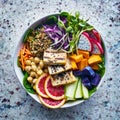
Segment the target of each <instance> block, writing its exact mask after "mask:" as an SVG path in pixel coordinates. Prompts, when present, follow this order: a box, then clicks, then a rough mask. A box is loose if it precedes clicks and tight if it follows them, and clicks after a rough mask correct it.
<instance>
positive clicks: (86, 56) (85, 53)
mask: <svg viewBox="0 0 120 120" xmlns="http://www.w3.org/2000/svg"><path fill="white" fill-rule="evenodd" d="M77 54H78V55H80V54H82V55H83V57H85V58H87V59H88V58H89V52H88V51H84V50H79V49H78V50H77Z"/></svg>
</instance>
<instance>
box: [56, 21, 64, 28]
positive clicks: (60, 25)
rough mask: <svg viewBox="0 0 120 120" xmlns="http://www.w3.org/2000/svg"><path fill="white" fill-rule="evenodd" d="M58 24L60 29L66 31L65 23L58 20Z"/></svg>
mask: <svg viewBox="0 0 120 120" xmlns="http://www.w3.org/2000/svg"><path fill="white" fill-rule="evenodd" d="M57 24H58V26H59V27H61V28H64V29H66V27H65V25H64V23H63V22H62V21H61V20H58V23H57Z"/></svg>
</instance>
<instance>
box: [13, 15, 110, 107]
mask: <svg viewBox="0 0 120 120" xmlns="http://www.w3.org/2000/svg"><path fill="white" fill-rule="evenodd" d="M52 15H59V14H50V15H47V16H44V17H42V18H40V19H38V20H37V21H35V22H33V23H32V24H31V25H30V26H29V27H27V28H26V30H25V31H24V32H23V34H22V35H21V38H20V39H19V41H18V42H17V45H16V49H15V52H14V56H13V67H14V72H15V75H16V76H17V79H18V80H19V82H20V83H21V85H22V87H23V88H24V86H23V83H22V80H23V73H22V71H21V68H20V67H18V66H17V56H18V52H19V51H20V49H21V47H22V45H23V44H24V43H23V38H24V35H25V33H26V32H27V31H28V30H29V29H30V28H33V29H35V28H37V27H38V26H39V25H40V23H41V22H44V19H46V18H47V17H49V16H52ZM39 22H40V23H39ZM38 23H39V24H38ZM36 25H37V26H36ZM102 43H103V44H104V55H105V73H104V75H103V76H102V78H101V80H100V83H99V85H98V86H97V90H96V91H95V92H94V93H93V94H92V95H91V96H90V97H89V98H88V99H90V98H91V97H92V96H93V95H94V94H95V93H96V92H97V91H98V89H99V88H100V86H101V84H102V82H103V80H104V78H105V76H106V73H107V68H108V60H107V58H108V53H107V49H106V45H105V42H104V41H103V39H102ZM20 71H21V73H22V78H21V74H20ZM24 89H25V88H24ZM25 91H26V90H25ZM26 92H27V91H26ZM27 93H28V94H29V95H30V96H31V97H32V98H33V99H34V100H35V101H37V102H38V103H40V104H41V102H40V100H39V98H38V97H37V95H36V94H32V93H29V92H27ZM35 96H36V97H35ZM88 99H86V100H88ZM86 100H75V101H71V102H68V103H65V104H64V105H63V106H62V107H60V108H68V107H72V106H75V105H78V104H81V103H83V102H84V101H86Z"/></svg>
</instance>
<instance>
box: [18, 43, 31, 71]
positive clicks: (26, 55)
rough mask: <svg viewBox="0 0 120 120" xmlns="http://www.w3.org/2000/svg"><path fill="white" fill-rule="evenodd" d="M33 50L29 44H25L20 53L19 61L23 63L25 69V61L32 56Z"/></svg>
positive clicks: (22, 66)
mask: <svg viewBox="0 0 120 120" xmlns="http://www.w3.org/2000/svg"><path fill="white" fill-rule="evenodd" d="M31 55H32V54H31V52H30V50H29V46H28V44H25V45H24V46H23V48H22V49H21V50H20V53H19V62H20V64H21V68H22V70H25V61H26V60H28V59H29V58H30V57H31Z"/></svg>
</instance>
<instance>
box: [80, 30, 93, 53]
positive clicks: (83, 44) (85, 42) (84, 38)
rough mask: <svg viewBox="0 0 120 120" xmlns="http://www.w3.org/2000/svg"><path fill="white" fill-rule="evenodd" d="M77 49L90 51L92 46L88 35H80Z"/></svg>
mask: <svg viewBox="0 0 120 120" xmlns="http://www.w3.org/2000/svg"><path fill="white" fill-rule="evenodd" d="M78 49H80V50H85V51H89V52H90V51H92V44H91V41H90V39H89V34H88V33H86V32H84V33H82V35H81V37H80V40H79V42H78Z"/></svg>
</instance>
